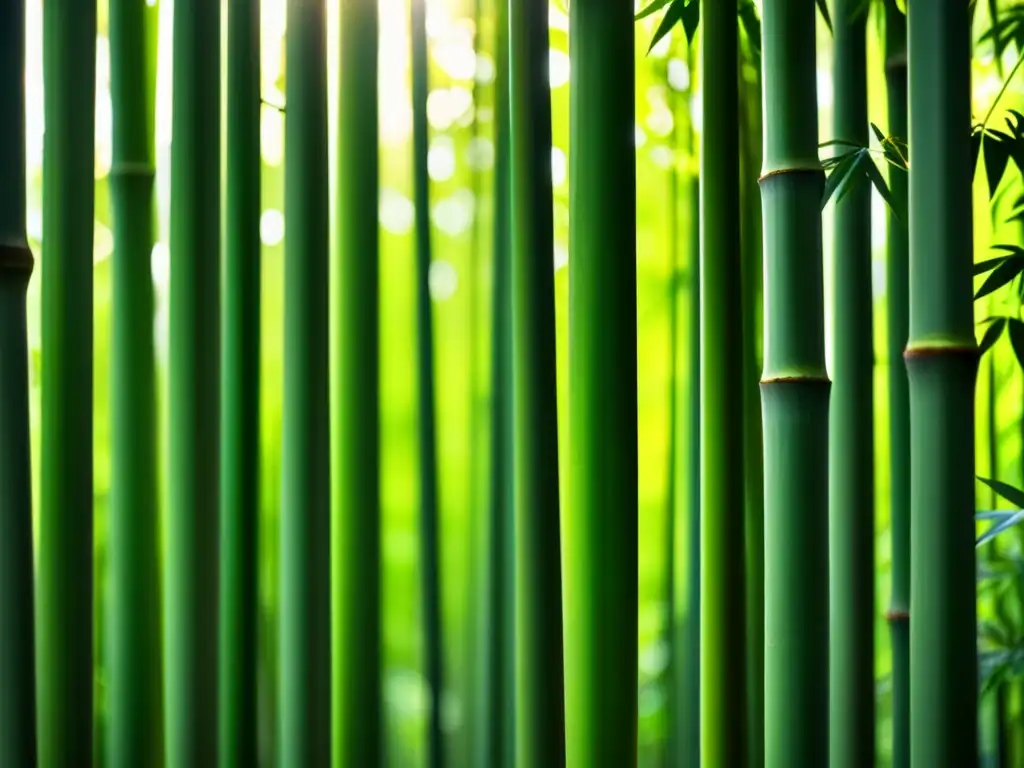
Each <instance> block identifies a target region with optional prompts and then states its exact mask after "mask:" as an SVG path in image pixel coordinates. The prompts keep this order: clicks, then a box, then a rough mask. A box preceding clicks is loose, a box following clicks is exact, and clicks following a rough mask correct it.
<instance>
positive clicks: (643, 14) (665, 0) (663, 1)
mask: <svg viewBox="0 0 1024 768" xmlns="http://www.w3.org/2000/svg"><path fill="white" fill-rule="evenodd" d="M671 2H672V0H654V2H652V3H649V4H648V5H647V7H646V8H644V9H643V10H641V11H639V12H638V13H637V14H636V15H635V16H634V17H633V21H640V19H646V18H647V17H648V16H650V15H651V14H652V13H654V12H655V11H660V10H661V9H662V8H664V7H665V6H666V5H668V4H669V3H671Z"/></svg>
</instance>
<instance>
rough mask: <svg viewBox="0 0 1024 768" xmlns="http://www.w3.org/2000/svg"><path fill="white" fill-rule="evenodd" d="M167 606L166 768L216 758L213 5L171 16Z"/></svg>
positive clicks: (191, 1) (216, 19)
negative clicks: (171, 113)
mask: <svg viewBox="0 0 1024 768" xmlns="http://www.w3.org/2000/svg"><path fill="white" fill-rule="evenodd" d="M173 26H174V29H173V38H174V49H173V54H172V58H173V78H172V79H173V90H172V98H173V102H174V114H173V117H172V133H173V141H172V144H171V218H170V243H169V244H170V252H171V276H170V322H169V325H170V331H169V332H170V354H169V368H170V381H169V388H168V405H169V411H170V420H169V423H170V435H169V446H168V459H169V465H168V478H170V481H169V482H168V483H167V489H168V498H167V508H166V528H165V535H166V546H167V574H166V579H165V590H166V595H165V604H164V633H165V643H164V653H165V659H166V660H165V666H164V670H165V673H166V676H165V686H166V690H165V703H166V711H165V728H166V732H165V737H166V747H167V765H168V768H190V767H191V766H195V765H208V764H211V763H213V762H215V761H216V757H217V693H216V689H217V638H216V635H217V540H218V530H217V529H218V516H217V502H218V495H219V494H218V474H219V471H218V466H219V462H218V450H219V440H218V427H219V417H218V412H219V408H218V400H219V394H220V392H219V378H220V377H219V367H220V366H219V354H220V350H219V346H220V344H219V327H220V322H219V314H220V312H219V305H220V301H219V298H220V297H219V291H220V202H221V200H220V173H219V169H220V140H221V131H220V61H221V56H220V6H219V5H217V4H215V3H208V2H202V0H177V2H175V4H174V19H173Z"/></svg>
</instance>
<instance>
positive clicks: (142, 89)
mask: <svg viewBox="0 0 1024 768" xmlns="http://www.w3.org/2000/svg"><path fill="white" fill-rule="evenodd" d="M154 16H155V14H153V13H152V12H151V11H149V10H148V9H147V5H146V2H145V0H111V2H110V15H109V29H108V32H109V37H110V99H111V107H112V117H113V126H112V127H113V136H112V148H113V162H112V164H111V168H110V196H111V204H112V207H113V211H112V213H113V228H114V254H113V261H112V266H111V269H112V277H113V283H112V296H111V305H112V311H111V314H112V318H111V322H112V326H113V328H112V334H113V335H112V339H111V345H110V354H111V370H110V414H111V426H112V436H111V444H110V450H111V455H110V458H111V478H110V539H109V544H108V557H109V558H110V560H109V568H110V570H109V575H108V577H107V578H108V586H107V588H108V590H109V592H108V603H107V631H106V633H105V637H106V643H105V649H104V653H105V663H106V669H107V711H108V713H109V714H108V717H107V723H108V732H107V738H106V740H105V744H106V754H105V764H106V765H107V766H109V767H110V768H133V766H137V765H159V764H160V763H161V762H162V759H163V749H164V741H163V722H162V717H163V687H162V669H161V664H160V601H159V600H158V599H156V600H155V599H154V595H159V589H160V559H159V533H160V531H159V518H158V512H159V507H158V498H157V438H156V435H157V418H156V358H155V352H154V348H153V310H154V299H153V278H152V270H151V267H150V253H151V251H152V248H153V190H154V186H153V184H154V178H155V168H154V166H153V99H152V93H153V86H154V77H153V75H154V74H155V73H154V69H155V67H154V64H155V62H154V61H152V60H151V59H150V58H149V51H148V42H147V41H148V40H149V39H151V36H152V35H153V34H154V32H155V30H154V29H153V27H155V26H156V24H155V21H156V20H155V18H154ZM140 62H141V63H140Z"/></svg>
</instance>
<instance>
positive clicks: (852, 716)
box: [829, 0, 875, 768]
mask: <svg viewBox="0 0 1024 768" xmlns="http://www.w3.org/2000/svg"><path fill="white" fill-rule="evenodd" d="M860 5H861V3H860V0H836V2H835V4H834V6H833V7H834V10H835V14H834V15H835V25H834V30H835V33H834V39H835V43H834V51H833V52H834V64H833V67H834V77H835V91H836V101H835V125H834V129H833V133H834V134H835V137H836V138H837V139H843V140H846V141H850V142H854V143H856V144H859V145H861V146H865V145H867V143H868V114H867V113H868V77H867V12H866V9H864V8H861V7H860ZM832 278H833V286H834V289H833V317H832V322H833V338H834V340H835V341H834V344H833V348H834V353H835V354H834V365H835V369H834V376H833V384H832V399H831V422H830V423H831V431H830V435H829V437H830V441H831V442H830V444H829V459H830V466H829V507H830V520H829V533H830V539H829V542H830V548H829V567H830V569H831V573H830V581H831V587H830V592H831V594H830V598H831V612H830V627H829V637H830V639H831V643H832V644H831V647H830V656H829V667H830V676H831V679H830V681H829V689H830V697H831V698H830V704H829V713H830V721H829V734H830V746H829V752H830V765H831V768H862V767H863V766H865V765H873V764H874V762H875V652H874V651H875V643H874V638H875V622H874V616H875V612H874V607H875V606H874V602H875V578H874V573H875V557H874V556H875V553H874V543H875V527H874V522H875V518H874V508H875V505H874V496H875V493H874V485H875V483H874V459H875V457H874V434H873V419H874V416H873V413H874V397H873V389H874V375H873V370H874V349H873V346H872V343H873V335H872V295H871V187H870V186H868V185H860V186H859V187H857V188H856V189H852V190H850V192H849V193H848V194H847V195H846V196H845V197H844V198H843V199H842V200H841V201H840V202H839V203H838V204H837V205H836V220H835V250H834V266H833V270H832Z"/></svg>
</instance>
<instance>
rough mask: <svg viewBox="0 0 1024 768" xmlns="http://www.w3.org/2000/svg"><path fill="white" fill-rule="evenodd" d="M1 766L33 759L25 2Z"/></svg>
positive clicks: (5, 510)
mask: <svg viewBox="0 0 1024 768" xmlns="http://www.w3.org/2000/svg"><path fill="white" fill-rule="evenodd" d="M0 100H2V101H0V103H3V104H4V105H6V106H5V119H3V120H0V387H3V393H4V396H3V401H2V403H3V405H2V408H3V418H4V424H5V425H6V426H5V428H4V429H2V430H0V456H2V457H3V459H2V460H0V487H2V488H3V489H4V493H3V494H2V495H0V622H3V626H4V627H5V628H6V629H5V632H4V642H3V643H0V680H2V681H3V684H2V685H0V764H2V765H18V766H25V768H34V766H35V765H36V760H37V752H36V678H35V630H34V622H33V606H32V599H33V565H32V477H31V471H30V462H31V451H30V442H29V405H28V324H27V320H26V298H25V297H26V291H27V290H28V281H29V278H30V277H31V275H32V267H33V261H34V260H33V258H32V251H31V250H30V249H29V245H28V234H27V232H26V201H25V2H24V0H0Z"/></svg>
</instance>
